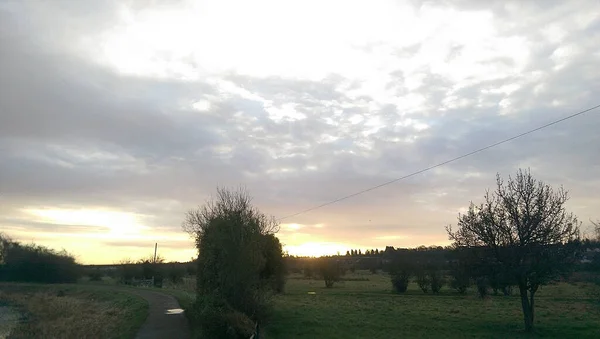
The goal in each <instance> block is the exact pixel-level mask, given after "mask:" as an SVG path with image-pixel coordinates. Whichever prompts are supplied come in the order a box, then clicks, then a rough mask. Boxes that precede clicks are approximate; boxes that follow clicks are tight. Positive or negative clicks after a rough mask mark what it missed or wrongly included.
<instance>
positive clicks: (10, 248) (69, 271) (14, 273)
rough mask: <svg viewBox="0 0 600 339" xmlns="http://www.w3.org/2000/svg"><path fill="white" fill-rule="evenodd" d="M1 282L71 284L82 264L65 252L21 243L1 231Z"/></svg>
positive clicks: (74, 280) (75, 279) (78, 273)
mask: <svg viewBox="0 0 600 339" xmlns="http://www.w3.org/2000/svg"><path fill="white" fill-rule="evenodd" d="M0 253H1V254H0V255H1V260H0V281H23V282H37V283H73V282H76V281H77V279H78V278H79V276H80V275H81V267H80V266H79V265H78V264H77V262H76V261H75V258H74V257H73V256H72V255H70V254H69V253H67V252H66V251H64V250H62V251H55V250H53V249H50V248H47V247H44V246H39V245H35V244H30V245H23V244H21V243H19V242H16V241H13V240H11V239H9V238H8V237H6V236H4V235H2V234H0Z"/></svg>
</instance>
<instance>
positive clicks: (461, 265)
mask: <svg viewBox="0 0 600 339" xmlns="http://www.w3.org/2000/svg"><path fill="white" fill-rule="evenodd" d="M461 254H462V257H459V260H456V261H454V262H452V263H451V264H450V276H451V277H452V278H451V280H450V287H452V288H453V289H455V290H456V291H457V292H458V293H460V294H465V293H467V289H468V288H469V286H471V276H470V267H469V264H468V263H467V258H466V257H465V254H464V253H462V252H459V251H456V252H455V255H457V256H460V255H461Z"/></svg>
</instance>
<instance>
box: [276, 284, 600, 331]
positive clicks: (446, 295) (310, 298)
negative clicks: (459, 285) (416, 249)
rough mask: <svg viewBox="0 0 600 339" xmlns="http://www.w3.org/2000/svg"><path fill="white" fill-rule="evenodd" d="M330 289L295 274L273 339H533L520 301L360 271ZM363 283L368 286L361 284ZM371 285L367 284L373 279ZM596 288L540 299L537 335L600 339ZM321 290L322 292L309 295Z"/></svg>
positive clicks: (565, 288)
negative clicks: (406, 283) (401, 286)
mask: <svg viewBox="0 0 600 339" xmlns="http://www.w3.org/2000/svg"><path fill="white" fill-rule="evenodd" d="M345 278H350V279H355V280H354V281H343V282H340V283H337V284H336V285H335V286H334V288H332V289H327V288H325V286H324V283H323V281H319V280H306V279H303V278H302V277H301V276H299V275H296V276H294V275H292V276H291V277H290V278H289V279H288V282H287V285H286V293H285V294H284V295H280V296H277V297H275V300H274V311H273V317H272V320H271V322H270V324H269V325H268V326H267V327H266V337H267V338H290V339H293V338H392V337H395V338H441V337H443V338H465V337H473V338H475V337H477V338H482V337H485V338H514V337H526V335H525V333H523V331H522V328H523V320H522V313H521V308H520V299H519V297H518V295H514V296H509V297H505V296H491V297H489V298H487V299H485V300H482V299H479V298H477V297H476V295H475V293H474V292H473V291H469V293H468V294H467V295H464V296H462V295H458V294H457V293H456V292H454V291H453V290H451V289H449V288H447V287H445V288H444V289H443V290H442V292H441V293H440V294H439V295H431V294H424V293H423V292H421V290H419V289H418V287H417V286H416V285H411V286H410V287H409V290H408V291H407V292H406V293H405V294H402V295H399V294H395V293H392V292H391V284H390V281H389V278H388V277H387V276H385V275H383V274H377V275H372V274H370V273H368V272H357V273H355V274H353V275H350V276H346V277H345ZM361 279H363V281H360V280H361ZM366 279H368V280H366ZM596 288H597V287H596V286H594V285H591V284H583V283H578V284H570V283H560V284H556V285H552V286H544V287H542V289H541V290H540V291H539V292H538V293H537V297H536V319H535V326H536V335H535V336H536V337H547V338H550V337H553V338H600V304H599V301H598V300H599V299H598V297H597V295H595V293H597V292H596ZM309 292H315V294H309Z"/></svg>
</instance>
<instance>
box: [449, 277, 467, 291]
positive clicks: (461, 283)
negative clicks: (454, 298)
mask: <svg viewBox="0 0 600 339" xmlns="http://www.w3.org/2000/svg"><path fill="white" fill-rule="evenodd" d="M469 285H470V279H469V278H468V277H467V278H464V277H461V276H453V277H452V280H450V287H452V288H453V289H455V290H456V291H457V292H458V293H460V294H465V293H467V288H469Z"/></svg>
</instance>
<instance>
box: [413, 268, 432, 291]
mask: <svg viewBox="0 0 600 339" xmlns="http://www.w3.org/2000/svg"><path fill="white" fill-rule="evenodd" d="M415 277H416V278H417V285H419V288H420V289H421V291H423V293H427V292H429V288H430V287H431V279H430V277H429V274H427V271H426V270H425V269H424V268H423V267H419V268H418V269H417V270H416V272H415Z"/></svg>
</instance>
